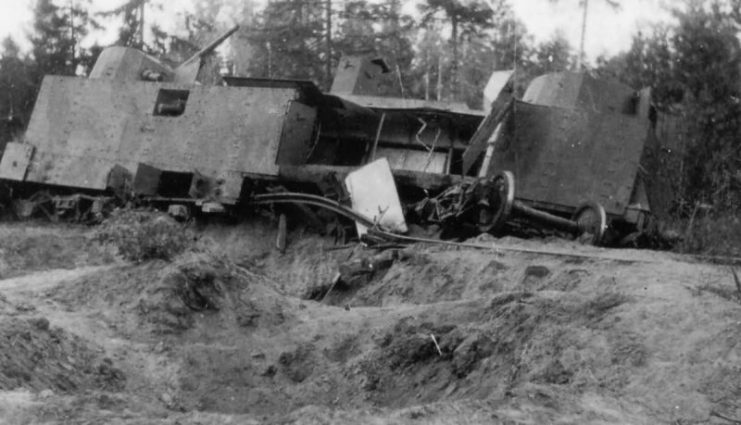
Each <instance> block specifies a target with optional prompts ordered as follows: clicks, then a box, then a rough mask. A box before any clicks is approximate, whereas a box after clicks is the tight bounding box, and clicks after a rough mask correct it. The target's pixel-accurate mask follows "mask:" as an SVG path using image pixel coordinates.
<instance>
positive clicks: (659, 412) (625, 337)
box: [0, 220, 741, 424]
mask: <svg viewBox="0 0 741 425" xmlns="http://www.w3.org/2000/svg"><path fill="white" fill-rule="evenodd" d="M276 227H277V226H276V225H275V223H273V222H271V221H269V220H255V221H253V222H249V223H245V224H237V225H229V226H226V225H216V224H214V225H202V226H199V227H198V228H194V229H192V231H193V232H194V234H196V235H198V237H199V238H200V241H199V242H198V244H194V246H193V247H191V248H188V249H186V250H185V251H184V252H182V253H180V254H178V255H176V256H174V257H173V258H172V259H170V260H150V261H142V262H138V263H132V262H127V261H124V260H123V259H122V258H121V257H120V256H117V255H116V254H115V249H114V248H113V247H112V246H111V245H110V244H107V243H103V242H100V240H99V238H97V237H96V234H97V232H98V230H96V228H94V227H92V228H91V227H78V226H69V225H61V224H56V225H52V224H40V223H5V224H0V235H3V238H1V239H0V250H1V251H2V255H1V256H0V277H1V280H0V418H2V419H0V423H8V424H32V423H33V424H35V423H44V424H47V423H48V424H83V423H84V424H89V423H115V424H250V423H255V424H257V423H276V424H294V423H296V424H304V423H308V424H325V423H328V424H346V423H358V424H378V423H391V424H428V423H439V424H445V423H455V424H460V423H463V424H543V423H554V424H584V423H590V424H657V423H666V424H716V423H717V424H728V423H734V422H733V421H734V420H735V421H739V420H741V293H739V291H738V290H737V288H736V286H735V283H734V279H733V275H732V273H731V270H730V269H729V267H727V266H718V265H712V264H706V263H701V262H698V261H697V260H694V259H692V258H689V257H683V256H679V255H676V254H669V253H660V252H652V251H634V250H607V249H599V248H593V247H588V246H583V245H579V244H578V243H576V242H573V241H565V240H528V241H524V240H519V239H515V238H502V239H494V238H480V239H478V240H474V241H469V242H472V243H477V244H479V245H483V246H488V247H490V248H489V249H474V248H458V247H446V246H432V245H417V246H410V247H406V248H404V249H400V250H399V252H397V253H395V258H396V260H395V261H394V262H393V264H392V265H391V266H390V267H388V268H382V269H380V270H374V271H373V272H372V273H366V274H362V275H359V276H354V277H352V278H346V277H343V278H340V279H337V273H338V270H339V266H340V264H343V263H347V262H349V261H353V260H357V259H359V258H364V257H368V256H372V255H375V254H378V251H375V250H372V249H368V248H363V247H361V246H358V245H348V246H338V245H335V243H334V241H333V240H332V239H329V238H322V237H320V236H317V235H316V234H314V233H311V232H308V231H303V230H300V229H297V230H294V231H292V232H291V233H290V234H289V241H288V249H287V251H286V252H285V253H284V254H281V253H280V252H278V251H276V250H275V249H274V242H275V236H276ZM537 251H546V252H547V253H542V252H541V253H539V252H537Z"/></svg>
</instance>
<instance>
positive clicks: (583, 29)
mask: <svg viewBox="0 0 741 425" xmlns="http://www.w3.org/2000/svg"><path fill="white" fill-rule="evenodd" d="M582 1H583V2H584V11H583V15H582V18H581V40H580V41H579V56H578V57H577V58H576V72H579V71H581V66H582V61H583V60H584V39H585V38H586V33H587V10H588V9H589V0H582Z"/></svg>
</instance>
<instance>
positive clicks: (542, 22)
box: [0, 0, 669, 60]
mask: <svg viewBox="0 0 741 425" xmlns="http://www.w3.org/2000/svg"><path fill="white" fill-rule="evenodd" d="M67 1H69V0H67ZM123 1H124V0H92V5H93V8H94V10H110V9H113V8H115V7H116V6H118V5H120V4H122V3H123ZM588 1H589V9H588V11H589V14H588V19H587V37H586V43H585V54H586V57H587V59H588V60H589V59H591V60H593V59H594V58H596V57H597V56H599V55H602V54H604V55H607V56H611V55H614V54H616V53H619V52H620V51H624V50H627V49H628V48H629V47H630V41H631V37H632V35H633V34H634V33H635V32H636V31H637V30H638V29H639V28H641V27H642V26H644V25H646V24H647V23H651V22H657V21H666V20H668V19H669V14H668V13H667V12H666V11H665V10H664V9H663V8H662V7H661V6H660V2H661V0H621V4H622V7H621V8H620V9H618V10H614V9H612V8H610V7H609V6H608V5H607V2H606V1H605V0H588ZM33 3H34V0H0V38H5V36H7V35H11V36H12V37H13V38H14V39H16V41H17V42H18V43H19V44H21V46H22V47H24V46H27V43H26V42H25V41H24V40H25V38H26V33H27V32H28V31H29V29H30V27H31V19H32V14H31V8H32V5H33ZM163 3H164V5H165V7H164V9H165V10H163V11H161V12H156V16H155V18H156V19H157V21H158V23H160V25H162V26H163V28H164V29H166V30H167V29H171V28H173V27H174V25H175V22H176V20H177V19H178V18H177V15H178V12H180V11H182V10H184V9H185V8H189V7H190V4H191V1H190V0H169V1H165V2H163ZM511 4H512V5H513V9H514V13H515V15H516V17H517V18H518V19H519V20H521V21H522V22H524V23H525V26H526V27H527V30H528V32H529V33H530V34H532V35H533V37H534V38H535V41H536V42H540V41H546V40H548V39H550V38H551V37H552V36H553V34H554V33H555V32H556V31H560V32H562V34H563V35H565V36H566V38H567V40H569V42H570V43H571V45H572V46H573V47H574V48H575V49H576V48H578V46H579V38H580V33H581V18H582V9H581V8H580V6H579V4H580V0H558V1H555V2H554V1H552V0H511ZM114 38H115V35H114V32H112V31H109V32H108V34H101V35H100V36H99V43H100V44H102V45H106V44H110V43H112V42H113V41H114Z"/></svg>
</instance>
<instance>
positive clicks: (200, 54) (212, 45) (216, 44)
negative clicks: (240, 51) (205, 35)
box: [180, 25, 239, 66]
mask: <svg viewBox="0 0 741 425" xmlns="http://www.w3.org/2000/svg"><path fill="white" fill-rule="evenodd" d="M238 29H239V25H234V26H233V27H232V28H230V29H229V30H228V31H227V32H225V33H224V34H222V35H220V36H219V37H218V38H217V39H216V40H214V41H212V42H210V43H209V44H208V45H207V46H206V47H204V48H202V49H201V50H199V51H198V52H196V54H194V55H193V56H191V57H189V58H188V59H187V60H186V61H185V62H183V63H182V64H180V66H183V65H187V64H189V63H191V62H193V61H195V60H198V59H200V58H202V57H203V56H205V55H207V54H209V53H211V52H212V51H214V50H215V49H216V48H217V47H219V45H220V44H221V43H223V42H224V41H225V40H226V39H227V38H229V37H231V35H232V34H234V33H235V32H237V30H238Z"/></svg>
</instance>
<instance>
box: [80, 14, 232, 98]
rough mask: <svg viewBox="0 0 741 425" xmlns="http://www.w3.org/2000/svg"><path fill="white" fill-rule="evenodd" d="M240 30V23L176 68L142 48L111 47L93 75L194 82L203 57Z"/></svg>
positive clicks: (118, 78)
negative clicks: (148, 53)
mask: <svg viewBox="0 0 741 425" xmlns="http://www.w3.org/2000/svg"><path fill="white" fill-rule="evenodd" d="M238 29H239V25H235V26H234V27H232V28H231V29H229V30H228V31H226V32H225V33H224V34H222V35H220V36H219V37H217V38H216V39H215V40H214V41H212V42H211V43H209V44H208V45H207V46H206V47H204V48H202V49H201V50H199V51H198V52H196V54H194V55H193V56H191V57H189V58H188V59H186V60H185V62H183V63H181V64H180V65H179V66H178V67H177V68H175V69H172V68H170V67H169V66H167V65H165V64H163V63H162V62H160V61H159V60H157V59H156V58H154V57H152V56H149V55H147V54H146V53H144V52H142V51H141V50H137V49H134V48H131V47H123V46H112V47H108V48H106V49H105V50H103V52H101V54H100V56H99V57H98V60H97V61H96V62H95V66H94V67H93V70H92V71H91V72H90V77H89V78H93V79H109V80H122V81H123V80H130V81H142V80H144V81H174V82H177V83H183V84H193V83H194V82H195V81H196V77H198V71H199V70H200V69H201V64H202V59H203V58H204V57H205V56H206V55H208V54H209V53H211V52H213V51H214V50H215V49H216V48H217V47H219V46H220V45H221V43H223V42H224V41H225V40H226V39H227V38H229V37H230V36H231V35H232V34H234V33H235V32H236V31H237V30H238Z"/></svg>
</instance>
